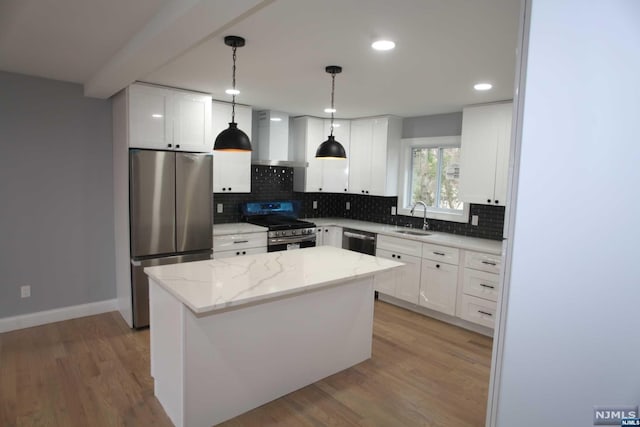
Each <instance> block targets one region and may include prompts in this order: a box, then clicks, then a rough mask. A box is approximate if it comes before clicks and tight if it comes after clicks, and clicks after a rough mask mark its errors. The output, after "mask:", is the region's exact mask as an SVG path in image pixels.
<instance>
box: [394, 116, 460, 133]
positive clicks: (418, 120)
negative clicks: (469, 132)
mask: <svg viewBox="0 0 640 427" xmlns="http://www.w3.org/2000/svg"><path fill="white" fill-rule="evenodd" d="M461 133H462V112H460V113H449V114H437V115H434V116H420V117H408V118H406V119H404V120H402V137H403V138H432V137H436V136H452V135H460V134H461Z"/></svg>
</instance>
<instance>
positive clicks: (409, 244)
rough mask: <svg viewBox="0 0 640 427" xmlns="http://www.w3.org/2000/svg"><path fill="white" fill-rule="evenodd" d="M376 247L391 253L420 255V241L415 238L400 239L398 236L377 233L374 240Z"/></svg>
mask: <svg viewBox="0 0 640 427" xmlns="http://www.w3.org/2000/svg"><path fill="white" fill-rule="evenodd" d="M376 248H377V249H384V250H387V251H389V252H393V253H396V254H397V253H400V254H406V255H413V256H418V257H419V256H422V243H420V242H416V241H415V240H409V239H401V238H398V237H391V236H385V235H383V234H378V240H377V242H376Z"/></svg>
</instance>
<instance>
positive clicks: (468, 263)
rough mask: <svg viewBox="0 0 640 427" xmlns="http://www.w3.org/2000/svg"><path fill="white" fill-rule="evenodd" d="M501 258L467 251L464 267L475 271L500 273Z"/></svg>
mask: <svg viewBox="0 0 640 427" xmlns="http://www.w3.org/2000/svg"><path fill="white" fill-rule="evenodd" d="M501 265H502V257H501V256H500V255H492V254H485V253H482V252H473V251H467V252H466V254H465V262H464V266H465V267H469V268H474V269H476V270H482V271H488V272H489V273H500V266H501Z"/></svg>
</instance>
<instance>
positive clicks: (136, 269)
mask: <svg viewBox="0 0 640 427" xmlns="http://www.w3.org/2000/svg"><path fill="white" fill-rule="evenodd" d="M212 165H213V163H212V155H211V154H206V153H187V152H174V151H155V150H140V149H131V150H129V176H130V181H129V182H130V184H129V185H130V186H129V198H130V202H129V205H130V218H131V230H130V233H131V235H130V239H131V293H132V304H133V327H134V328H141V327H145V326H149V280H148V278H147V275H146V274H145V273H144V268H145V267H149V266H154V265H165V264H177V263H182V262H188V261H200V260H206V259H211V254H212V253H213V250H212V247H213V232H212V223H213V221H212V218H213V209H212V205H213V204H212V200H211V199H212V197H213V188H212V180H213V178H212V174H213V168H212Z"/></svg>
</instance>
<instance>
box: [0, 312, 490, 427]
mask: <svg viewBox="0 0 640 427" xmlns="http://www.w3.org/2000/svg"><path fill="white" fill-rule="evenodd" d="M490 360H491V339H490V338H487V337H484V336H482V335H478V334H475V333H472V332H468V331H465V330H463V329H459V328H457V327H455V326H450V325H447V324H445V323H442V322H439V321H437V320H433V319H430V318H426V317H423V316H421V315H418V314H415V313H412V312H409V311H406V310H403V309H401V308H398V307H395V306H392V305H389V304H386V303H384V302H379V301H377V302H376V305H375V321H374V336H373V357H372V359H370V360H368V361H366V362H363V363H361V364H359V365H357V366H355V367H353V368H350V369H347V370H345V371H343V372H340V373H338V374H336V375H333V376H331V377H328V378H325V379H324V380H322V381H319V382H317V383H315V384H312V385H310V386H308V387H305V388H303V389H301V390H298V391H296V392H294V393H291V394H289V395H287V396H284V397H282V398H280V399H278V400H275V401H273V402H271V403H269V404H266V405H264V406H261V407H260V408H257V409H255V410H253V411H250V412H248V413H246V414H244V415H241V416H239V417H237V418H234V419H233V420H230V421H228V422H226V423H224V424H222V425H223V426H226V427H238V426H247V427H248V426H251V427H254V426H296V427H298V426H315V427H318V426H384V427H394V426H445V427H446V426H452V427H453V426H455V427H460V426H481V425H484V416H485V407H486V400H487V389H488V383H489V366H490ZM171 425H172V424H171V422H170V421H169V419H168V418H167V416H166V415H165V413H164V411H163V409H162V407H161V406H160V404H159V403H158V402H157V400H156V399H155V398H154V397H153V380H152V379H151V377H150V376H149V331H148V330H146V331H132V330H130V329H129V328H128V327H127V325H126V324H125V323H124V321H123V320H122V319H121V318H120V315H119V314H117V313H115V312H114V313H107V314H102V315H98V316H91V317H85V318H82V319H75V320H69V321H65V322H60V323H54V324H50V325H44V326H39V327H36V328H30V329H23V330H20V331H13V332H8V333H4V334H0V426H3V427H8V426H64V427H67V426H83V427H84V426H96V427H97V426H171Z"/></svg>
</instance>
